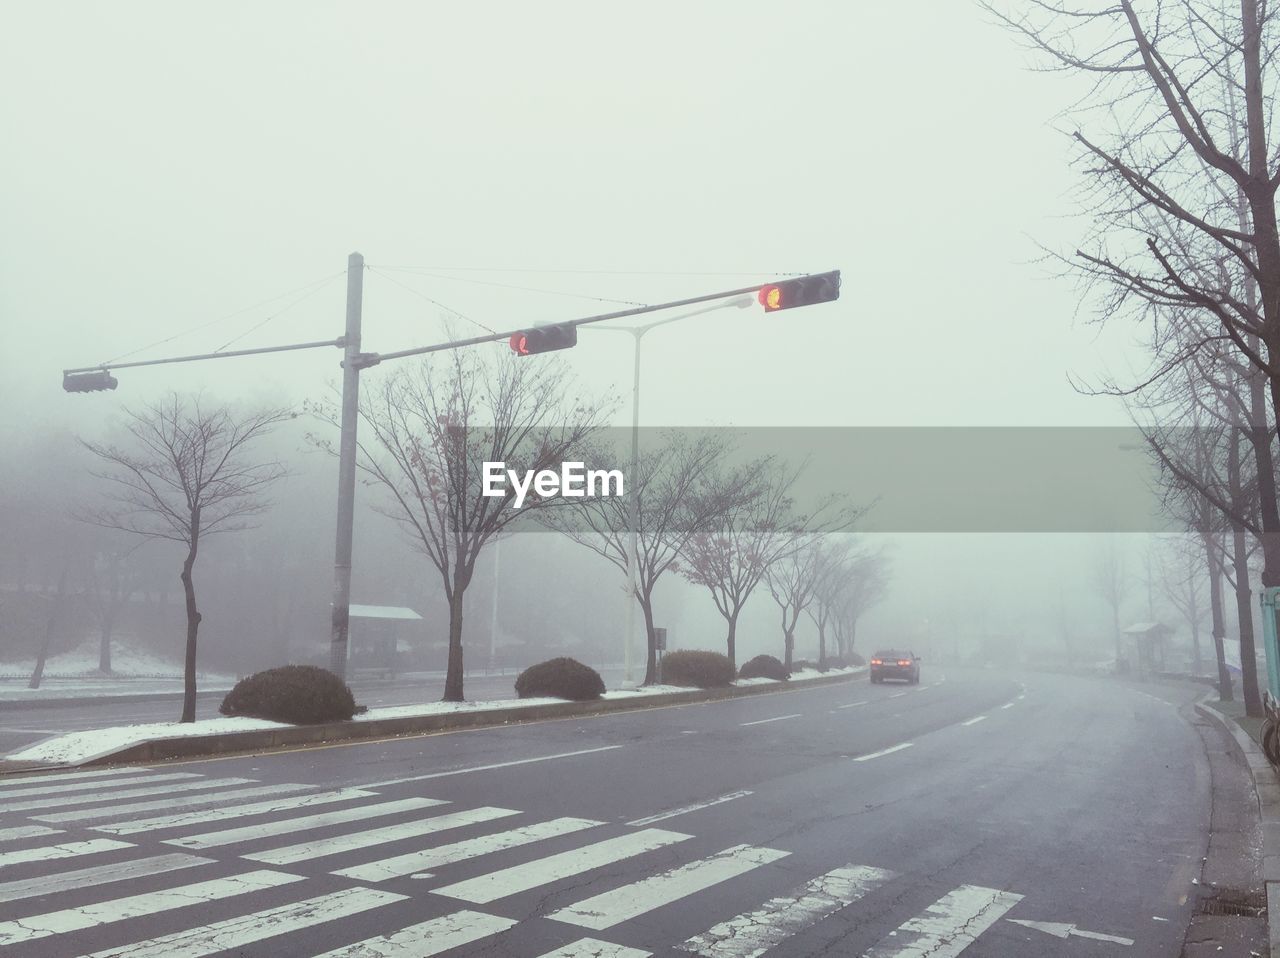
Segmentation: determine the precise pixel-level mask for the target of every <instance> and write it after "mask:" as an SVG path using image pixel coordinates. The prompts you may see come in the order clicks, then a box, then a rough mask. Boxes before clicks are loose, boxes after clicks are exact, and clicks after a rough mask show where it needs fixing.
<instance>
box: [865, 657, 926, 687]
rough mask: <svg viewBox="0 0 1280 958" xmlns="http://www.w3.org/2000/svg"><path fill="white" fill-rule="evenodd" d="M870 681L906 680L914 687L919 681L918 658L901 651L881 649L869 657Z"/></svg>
mask: <svg viewBox="0 0 1280 958" xmlns="http://www.w3.org/2000/svg"><path fill="white" fill-rule="evenodd" d="M870 665H871V681H872V682H883V681H884V680H885V679H906V680H907V681H908V682H909V683H910V684H912V685H915V684H917V683H918V682H919V681H920V657H919V656H918V655H916V654H915V653H914V652H904V651H902V650H901V649H881V650H880V651H879V652H877V653H876V654H875V655H873V656H871V662H870Z"/></svg>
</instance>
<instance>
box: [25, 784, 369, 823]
mask: <svg viewBox="0 0 1280 958" xmlns="http://www.w3.org/2000/svg"><path fill="white" fill-rule="evenodd" d="M221 781H223V782H229V781H232V779H221ZM241 781H250V780H249V779H241ZM204 784H205V785H206V786H209V785H211V784H212V783H211V782H205V783H204ZM307 791H315V786H314V785H260V786H258V787H257V788H232V789H225V790H223V791H218V792H209V793H207V794H200V795H181V796H178V797H175V798H158V799H156V800H154V801H150V802H133V803H131V804H127V805H107V806H103V807H99V808H78V809H74V810H72V811H69V812H52V813H50V814H47V815H32V816H31V817H32V818H34V819H35V820H36V821H37V822H49V823H51V824H55V825H56V824H62V823H64V822H92V821H101V820H105V819H112V818H115V819H118V818H120V817H121V816H122V815H137V814H139V813H141V812H158V811H161V810H166V809H167V810H170V811H177V810H178V809H183V808H200V807H201V806H204V805H217V804H220V803H223V802H238V801H240V800H241V799H245V798H261V797H262V796H264V795H289V794H291V793H293V792H307ZM366 794H367V793H366ZM201 820H202V821H208V820H209V819H208V816H207V814H206V815H205V816H202V819H201Z"/></svg>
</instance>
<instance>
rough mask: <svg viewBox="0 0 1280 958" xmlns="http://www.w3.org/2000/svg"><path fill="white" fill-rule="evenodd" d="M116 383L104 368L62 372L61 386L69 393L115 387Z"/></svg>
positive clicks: (91, 391)
mask: <svg viewBox="0 0 1280 958" xmlns="http://www.w3.org/2000/svg"><path fill="white" fill-rule="evenodd" d="M118 385H120V383H119V382H118V381H117V380H116V377H115V376H113V375H111V373H109V372H107V371H106V370H105V369H99V370H94V371H93V372H87V373H63V374H62V388H63V389H65V390H66V391H67V392H69V393H93V392H98V391H99V390H101V389H115V388H116V386H118Z"/></svg>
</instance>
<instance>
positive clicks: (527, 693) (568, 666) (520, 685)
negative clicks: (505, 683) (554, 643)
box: [516, 656, 604, 702]
mask: <svg viewBox="0 0 1280 958" xmlns="http://www.w3.org/2000/svg"><path fill="white" fill-rule="evenodd" d="M603 694H604V679H602V678H600V673H599V672H597V671H596V670H595V669H593V668H592V667H591V666H589V665H583V664H582V663H581V662H579V661H578V660H577V659H570V658H567V657H565V656H561V657H560V658H558V659H548V660H547V661H546V662H539V663H538V664H537V665H531V666H529V667H528V668H527V669H525V670H524V671H523V672H521V673H520V675H519V677H517V678H516V695H518V696H520V698H522V699H532V698H538V697H540V696H547V697H550V698H557V699H572V700H573V701H575V702H585V701H588V700H590V699H598V698H599V697H600V696H601V695H603Z"/></svg>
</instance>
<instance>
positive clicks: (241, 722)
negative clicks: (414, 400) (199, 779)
mask: <svg viewBox="0 0 1280 958" xmlns="http://www.w3.org/2000/svg"><path fill="white" fill-rule="evenodd" d="M861 671H865V669H862V668H846V669H832V670H830V671H829V672H819V671H817V670H816V669H808V670H803V671H800V672H795V673H793V674H792V679H791V681H792V682H795V681H797V680H798V681H801V682H803V681H805V680H808V679H818V678H823V677H825V676H830V675H834V674H845V673H850V672H861ZM762 684H775V685H779V684H781V683H779V682H778V681H777V680H776V679H737V680H736V681H735V682H734V685H738V686H745V685H762ZM689 691H692V690H691V689H689V688H686V687H683V686H677V685H649V686H645V687H643V688H637V689H614V690H612V691H609V692H605V693H604V698H606V699H610V700H619V699H629V698H646V697H649V696H653V695H663V694H666V693H669V692H689ZM564 701H565V700H564V699H557V698H529V699H500V700H496V701H488V702H483V701H481V702H426V703H423V704H421V705H393V706H386V707H384V708H375V709H369V711H367V712H365V713H363V714H361V715H357V716H355V718H354V719H353V721H357V722H372V721H375V720H377V719H394V718H416V717H419V716H430V715H448V714H457V713H461V712H466V713H472V714H474V713H477V712H488V711H498V710H520V709H526V708H533V707H535V706H538V705H556V704H559V703H561V702H564ZM281 727H284V723H281V722H268V721H267V720H266V719H255V718H244V717H235V718H225V717H224V718H213V719H202V720H201V721H198V722H187V723H177V722H156V723H152V724H148V725H126V726H120V727H117V728H103V729H90V730H88V731H84V732H71V733H69V734H67V735H60V736H57V737H56V738H50V739H45V740H44V741H42V742H36V743H35V744H34V745H30V746H28V747H27V748H25V749H23V750H22V751H20V752H14V753H13V754H11V755H8V756H6V758H8V759H9V760H11V761H18V762H46V763H48V764H51V765H75V764H78V763H80V762H84V761H87V760H89V759H90V758H93V757H94V756H97V755H102V754H105V753H107V752H112V751H116V750H117V749H121V748H126V747H128V746H130V745H136V744H138V743H139V742H146V741H150V740H152V739H163V738H185V737H187V736H191V735H219V734H222V733H224V732H241V731H245V730H248V729H262V728H281Z"/></svg>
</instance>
